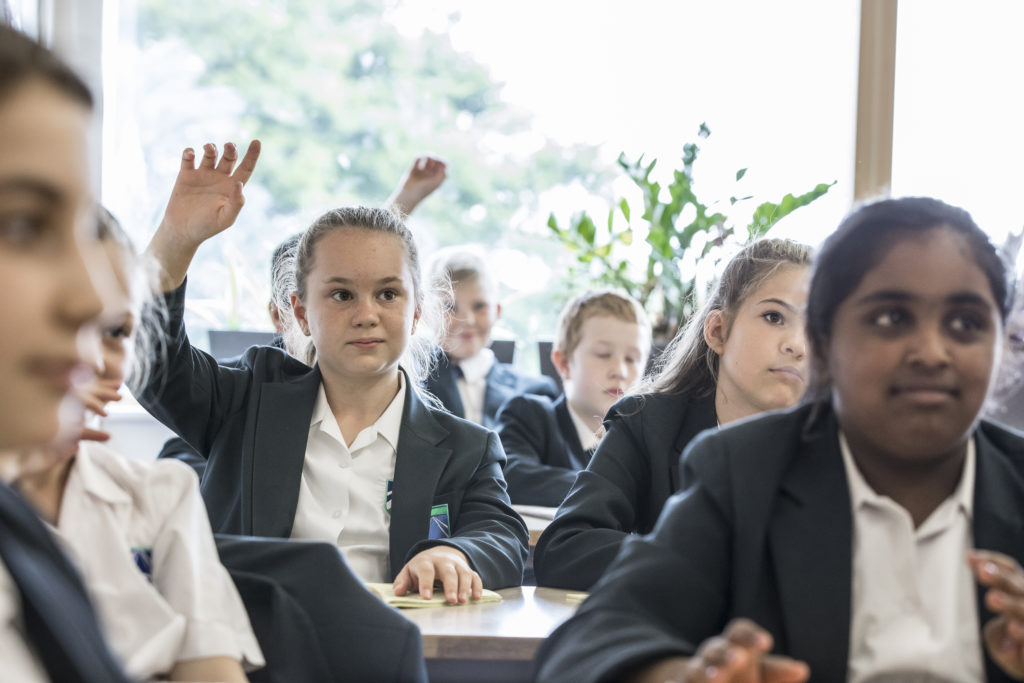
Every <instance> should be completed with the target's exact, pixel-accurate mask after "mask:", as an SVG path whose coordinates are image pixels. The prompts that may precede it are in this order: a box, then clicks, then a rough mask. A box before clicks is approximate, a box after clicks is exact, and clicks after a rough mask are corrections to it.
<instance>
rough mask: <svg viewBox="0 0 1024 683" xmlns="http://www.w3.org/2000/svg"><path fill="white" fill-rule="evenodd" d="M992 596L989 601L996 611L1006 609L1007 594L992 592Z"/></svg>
mask: <svg viewBox="0 0 1024 683" xmlns="http://www.w3.org/2000/svg"><path fill="white" fill-rule="evenodd" d="M991 596H992V597H990V598H989V601H990V602H991V603H992V606H993V607H995V608H996V609H1002V608H1003V607H1006V594H1005V593H1001V592H999V591H992V593H991Z"/></svg>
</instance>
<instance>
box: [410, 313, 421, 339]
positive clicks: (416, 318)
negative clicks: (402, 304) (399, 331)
mask: <svg viewBox="0 0 1024 683" xmlns="http://www.w3.org/2000/svg"><path fill="white" fill-rule="evenodd" d="M422 313H423V309H421V308H420V307H419V306H417V307H416V310H415V311H413V314H412V330H411V331H410V332H409V334H416V324H417V323H419V321H420V315H421V314H422Z"/></svg>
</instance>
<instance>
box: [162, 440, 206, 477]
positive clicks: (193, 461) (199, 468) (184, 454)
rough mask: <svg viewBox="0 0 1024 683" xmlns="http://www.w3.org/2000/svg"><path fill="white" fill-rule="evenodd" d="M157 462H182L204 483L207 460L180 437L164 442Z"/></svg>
mask: <svg viewBox="0 0 1024 683" xmlns="http://www.w3.org/2000/svg"><path fill="white" fill-rule="evenodd" d="M156 457H157V460H180V461H181V462H183V463H185V464H186V465H188V466H189V467H191V468H192V471H193V472H195V473H196V476H198V477H199V480H200V481H202V479H203V473H204V472H205V471H206V458H204V457H203V456H201V455H199V452H198V451H196V449H194V448H192V447H191V446H189V445H188V442H187V441H185V440H184V439H182V438H181V437H179V436H172V437H171V438H169V439H167V441H166V442H164V447H163V448H162V449H160V453H159V454H158V455H157V456H156Z"/></svg>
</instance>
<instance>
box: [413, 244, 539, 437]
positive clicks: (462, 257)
mask: <svg viewBox="0 0 1024 683" xmlns="http://www.w3.org/2000/svg"><path fill="white" fill-rule="evenodd" d="M430 279H431V282H433V283H434V284H435V286H437V287H444V286H447V285H448V284H449V283H450V284H451V288H452V302H451V306H450V308H449V310H448V312H447V314H446V316H445V335H444V339H443V340H442V341H441V349H440V350H439V351H438V352H437V356H438V359H437V363H436V365H435V367H434V369H433V371H432V372H431V373H430V375H429V377H428V378H427V381H426V384H425V386H426V389H427V391H429V392H430V393H431V394H432V395H433V396H435V397H437V399H438V400H439V401H441V403H442V404H443V405H444V407H445V408H447V409H448V411H449V412H451V413H452V414H453V415H458V416H459V417H464V418H466V419H467V420H469V421H470V422H476V423H477V424H481V425H483V426H484V427H487V428H489V429H494V428H495V427H497V424H498V421H497V416H498V410H499V409H500V408H501V406H502V405H504V404H505V402H506V401H507V400H508V399H510V398H512V397H513V396H518V395H520V394H541V395H544V396H549V397H551V398H557V397H558V388H557V387H556V386H555V382H554V380H552V379H551V378H550V377H537V376H534V375H529V374H526V373H524V372H521V371H519V370H517V369H516V368H515V367H513V366H512V365H511V364H509V363H501V362H499V361H498V360H496V359H495V357H494V352H492V351H491V349H490V348H489V347H490V345H491V328H492V327H493V326H494V323H495V322H496V321H497V320H498V316H500V315H501V304H499V303H498V286H497V283H496V282H495V281H494V278H493V277H492V276H491V274H490V272H489V270H488V268H487V264H486V263H485V262H484V259H483V258H482V257H481V256H480V255H479V254H478V253H477V252H476V251H474V250H472V249H469V248H466V247H450V248H448V249H442V250H441V251H439V252H438V253H437V254H436V255H435V256H434V259H433V261H432V264H431V268H430Z"/></svg>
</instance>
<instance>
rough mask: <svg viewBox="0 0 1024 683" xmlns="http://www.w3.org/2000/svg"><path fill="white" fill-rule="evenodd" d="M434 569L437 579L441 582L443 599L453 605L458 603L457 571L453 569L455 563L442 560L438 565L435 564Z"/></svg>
mask: <svg viewBox="0 0 1024 683" xmlns="http://www.w3.org/2000/svg"><path fill="white" fill-rule="evenodd" d="M435 569H436V570H437V580H438V581H440V582H441V587H442V589H443V590H444V599H445V600H447V601H448V602H450V603H451V604H453V605H457V604H459V572H458V571H456V570H455V565H454V564H452V563H451V562H444V563H443V564H441V565H440V566H435Z"/></svg>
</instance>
